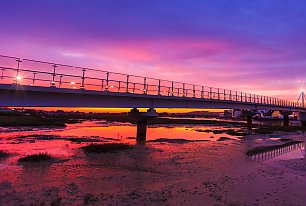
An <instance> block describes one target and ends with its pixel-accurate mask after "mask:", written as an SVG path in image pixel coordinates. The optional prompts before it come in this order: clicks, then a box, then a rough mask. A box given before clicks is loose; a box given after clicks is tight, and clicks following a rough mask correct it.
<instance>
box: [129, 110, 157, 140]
mask: <svg viewBox="0 0 306 206" xmlns="http://www.w3.org/2000/svg"><path fill="white" fill-rule="evenodd" d="M129 115H130V116H131V117H133V118H134V119H136V121H137V132H136V141H137V142H145V141H146V139H147V126H148V121H150V120H151V119H153V118H155V117H157V116H158V113H157V112H156V110H155V109H153V108H150V109H148V111H147V112H139V110H138V109H137V108H134V109H132V110H131V111H130V112H129Z"/></svg>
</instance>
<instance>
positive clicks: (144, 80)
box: [143, 77, 147, 94]
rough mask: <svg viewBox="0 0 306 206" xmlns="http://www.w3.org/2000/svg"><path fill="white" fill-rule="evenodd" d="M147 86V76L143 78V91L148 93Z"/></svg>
mask: <svg viewBox="0 0 306 206" xmlns="http://www.w3.org/2000/svg"><path fill="white" fill-rule="evenodd" d="M146 87H147V78H146V77H144V78H143V93H144V94H146Z"/></svg>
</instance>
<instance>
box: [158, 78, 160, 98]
mask: <svg viewBox="0 0 306 206" xmlns="http://www.w3.org/2000/svg"><path fill="white" fill-rule="evenodd" d="M158 95H160V79H159V80H158Z"/></svg>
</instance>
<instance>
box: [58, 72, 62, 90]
mask: <svg viewBox="0 0 306 206" xmlns="http://www.w3.org/2000/svg"><path fill="white" fill-rule="evenodd" d="M62 78H63V75H61V76H60V80H59V85H58V86H59V88H61V86H62Z"/></svg>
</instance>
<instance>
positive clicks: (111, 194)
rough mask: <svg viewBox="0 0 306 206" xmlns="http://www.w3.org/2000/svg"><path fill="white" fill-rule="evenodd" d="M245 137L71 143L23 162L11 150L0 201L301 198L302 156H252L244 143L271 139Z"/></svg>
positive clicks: (294, 201)
mask: <svg viewBox="0 0 306 206" xmlns="http://www.w3.org/2000/svg"><path fill="white" fill-rule="evenodd" d="M299 135H301V134H299ZM299 135H297V134H295V135H292V137H299ZM286 137H288V135H286ZM246 139H247V140H226V141H222V142H186V143H181V142H178V143H175V142H173V141H172V142H171V143H167V142H162V143H161V142H150V143H147V144H145V145H136V146H135V148H134V149H132V150H127V151H121V152H117V153H111V154H90V155H86V154H84V153H83V151H82V150H80V149H78V148H77V147H76V148H73V151H74V155H72V156H71V157H69V158H64V157H63V158H58V159H57V161H52V162H44V163H38V164H26V165H19V164H18V163H15V160H14V158H15V159H16V157H14V156H12V157H9V158H8V159H7V158H6V159H5V160H0V161H1V162H0V163H1V165H0V205H305V202H306V196H305V195H304V194H305V191H306V177H305V175H306V170H305V168H306V167H305V165H304V161H302V160H294V161H291V160H290V161H289V160H288V161H279V162H276V163H275V162H274V164H266V163H263V162H257V161H252V160H250V159H249V158H248V157H247V156H246V152H247V150H248V149H250V148H251V147H254V146H258V145H262V144H267V143H270V142H269V141H271V140H269V141H268V140H267V141H262V140H260V141H259V140H258V138H256V137H254V136H253V137H252V136H250V137H249V138H246ZM274 142H275V141H274ZM7 162H9V163H7Z"/></svg>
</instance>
